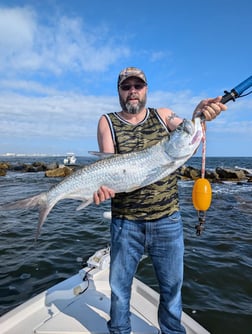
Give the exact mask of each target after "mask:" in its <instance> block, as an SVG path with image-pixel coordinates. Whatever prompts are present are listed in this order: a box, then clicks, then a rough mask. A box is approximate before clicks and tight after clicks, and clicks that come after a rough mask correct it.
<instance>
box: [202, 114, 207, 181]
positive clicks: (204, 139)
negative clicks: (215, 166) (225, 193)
mask: <svg viewBox="0 0 252 334" xmlns="http://www.w3.org/2000/svg"><path fill="white" fill-rule="evenodd" d="M201 125H202V132H203V137H202V163H201V177H202V179H204V177H205V172H206V122H205V121H202V123H201Z"/></svg>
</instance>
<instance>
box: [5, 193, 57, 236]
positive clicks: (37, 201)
mask: <svg viewBox="0 0 252 334" xmlns="http://www.w3.org/2000/svg"><path fill="white" fill-rule="evenodd" d="M54 205H55V203H52V204H51V205H48V201H47V194H46V193H45V192H44V193H41V194H39V195H36V196H32V197H29V198H25V199H21V200H18V201H16V202H13V203H6V204H2V205H1V206H0V210H19V209H31V208H36V207H38V208H39V223H38V227H37V232H36V235H35V241H37V239H38V237H39V234H40V230H41V227H42V225H43V224H44V222H45V220H46V217H47V216H48V214H49V212H50V211H51V210H52V208H53V207H54Z"/></svg>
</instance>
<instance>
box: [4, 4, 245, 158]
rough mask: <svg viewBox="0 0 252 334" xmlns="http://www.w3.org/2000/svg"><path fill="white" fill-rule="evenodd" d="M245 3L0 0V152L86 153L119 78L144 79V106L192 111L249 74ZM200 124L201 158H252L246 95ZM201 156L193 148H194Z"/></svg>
mask: <svg viewBox="0 0 252 334" xmlns="http://www.w3.org/2000/svg"><path fill="white" fill-rule="evenodd" d="M251 13H252V2H251V1H250V0H240V1H239V2H237V4H235V2H234V1H230V0H176V1H174V0H134V1H133V0H123V1H121V0H106V1H105V0H92V1H90V0H89V1H87V0H71V1H68V0H44V1H39V0H33V1H31V0H30V1H29V0H27V1H25V0H23V1H18V0H17V1H14V0H13V1H12V0H3V1H2V0H0V140H1V141H0V143H1V144H0V155H1V154H6V153H19V154H48V155H52V154H60V155H65V154H66V153H67V152H74V153H75V154H76V155H77V156H86V155H88V151H97V150H98V145H97V139H96V134H97V123H98V120H99V118H100V117H101V115H102V114H104V113H108V112H116V111H120V105H119V100H118V95H117V87H116V82H117V77H118V74H119V72H120V71H121V69H123V68H125V67H128V66H136V67H139V68H141V69H142V70H143V71H144V72H145V74H146V76H147V79H148V99H147V106H148V107H155V108H158V107H167V108H170V109H172V110H173V111H174V112H175V113H176V114H177V115H179V116H181V117H183V118H191V115H192V112H193V110H194V108H195V107H196V105H197V104H198V103H199V102H200V100H202V99H205V98H210V97H216V96H219V95H223V92H224V90H228V91H230V90H231V89H232V88H234V87H235V86H236V85H238V84H239V83H240V82H241V81H243V80H245V79H246V78H248V77H249V76H251V75H252V66H251V63H252V56H251V54H252V43H251V38H250V36H251V32H252V20H251ZM227 106H228V110H227V111H225V112H223V113H222V114H221V115H220V116H219V117H218V118H217V119H215V120H214V121H211V122H208V124H207V156H219V157H225V156H248V157H250V156H252V94H251V95H248V96H246V97H244V98H240V99H237V100H236V101H235V102H232V101H231V102H229V103H228V105H227ZM198 154H200V151H198Z"/></svg>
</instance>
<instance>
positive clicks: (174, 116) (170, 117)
mask: <svg viewBox="0 0 252 334" xmlns="http://www.w3.org/2000/svg"><path fill="white" fill-rule="evenodd" d="M176 117H178V116H177V115H176V114H175V112H172V113H171V114H170V115H169V116H168V121H169V122H170V121H172V120H174V118H176Z"/></svg>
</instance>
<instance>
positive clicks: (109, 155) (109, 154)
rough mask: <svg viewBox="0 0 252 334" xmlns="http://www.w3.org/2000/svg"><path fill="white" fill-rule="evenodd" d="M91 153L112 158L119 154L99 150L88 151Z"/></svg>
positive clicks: (101, 157)
mask: <svg viewBox="0 0 252 334" xmlns="http://www.w3.org/2000/svg"><path fill="white" fill-rule="evenodd" d="M88 153H89V154H92V155H95V156H97V157H98V158H100V159H105V158H110V157H113V156H115V155H117V154H115V153H104V152H97V151H88Z"/></svg>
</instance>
